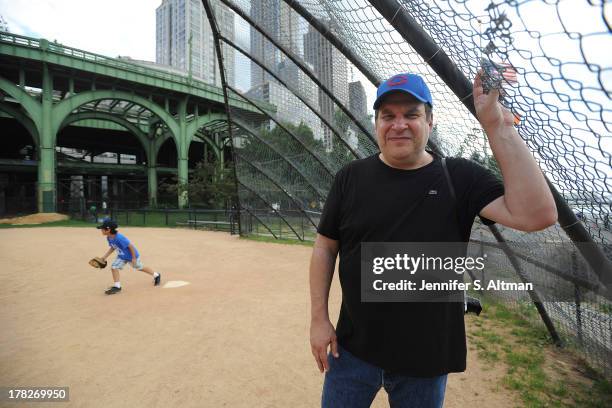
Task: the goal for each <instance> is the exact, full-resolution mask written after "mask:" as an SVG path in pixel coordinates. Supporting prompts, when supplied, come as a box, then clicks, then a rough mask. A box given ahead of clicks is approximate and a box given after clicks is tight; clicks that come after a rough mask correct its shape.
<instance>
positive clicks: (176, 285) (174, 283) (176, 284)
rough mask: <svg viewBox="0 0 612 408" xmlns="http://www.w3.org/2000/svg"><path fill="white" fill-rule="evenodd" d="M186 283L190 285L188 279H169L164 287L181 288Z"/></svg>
mask: <svg viewBox="0 0 612 408" xmlns="http://www.w3.org/2000/svg"><path fill="white" fill-rule="evenodd" d="M186 285H189V282H186V281H168V282H166V284H165V285H164V286H163V288H164V289H168V288H180V287H181V286H186Z"/></svg>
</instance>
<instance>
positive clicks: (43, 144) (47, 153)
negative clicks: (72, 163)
mask: <svg viewBox="0 0 612 408" xmlns="http://www.w3.org/2000/svg"><path fill="white" fill-rule="evenodd" d="M42 85H43V91H42V115H41V116H42V117H41V118H40V120H39V121H38V125H39V134H40V151H39V162H38V187H37V190H38V191H37V193H38V194H37V196H38V211H39V212H55V211H56V206H57V192H56V183H55V164H56V160H55V135H54V134H53V131H52V125H51V123H52V122H51V120H52V116H53V81H52V78H51V73H50V72H49V68H48V66H47V64H46V63H44V64H43V84H42Z"/></svg>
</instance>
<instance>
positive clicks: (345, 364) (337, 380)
mask: <svg viewBox="0 0 612 408" xmlns="http://www.w3.org/2000/svg"><path fill="white" fill-rule="evenodd" d="M338 353H340V357H338V358H335V357H334V356H332V355H331V354H329V355H328V356H327V360H328V361H329V371H328V372H326V373H325V382H324V383H323V397H322V401H321V406H322V407H323V408H361V407H364V408H367V407H369V406H370V405H371V404H372V401H373V400H374V397H375V396H376V394H377V393H378V391H379V390H380V388H381V386H382V387H384V388H385V391H387V394H389V405H390V406H391V408H408V407H410V408H441V407H442V404H443V403H444V391H445V390H446V377H447V375H446V374H444V375H441V376H439V377H431V378H420V377H406V376H402V375H397V374H389V373H387V372H385V371H384V370H383V369H381V368H378V367H376V366H373V365H371V364H369V363H366V362H365V361H363V360H360V359H358V358H357V357H355V356H354V355H352V354H351V353H349V352H348V351H346V350H345V349H343V348H341V347H340V346H338Z"/></svg>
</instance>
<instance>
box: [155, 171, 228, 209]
mask: <svg viewBox="0 0 612 408" xmlns="http://www.w3.org/2000/svg"><path fill="white" fill-rule="evenodd" d="M160 190H161V191H163V192H166V193H171V194H177V195H178V194H179V193H183V192H185V191H187V193H188V197H189V205H190V206H191V207H204V208H215V209H219V208H230V207H231V206H232V204H233V203H235V202H237V199H236V179H235V177H234V164H233V163H232V162H225V166H224V167H221V166H220V165H219V163H217V162H213V163H209V162H205V161H201V162H199V163H198V164H197V165H196V168H195V169H194V170H193V173H191V174H190V175H189V184H179V183H178V178H177V176H174V177H173V178H172V181H171V182H169V183H163V184H162V185H161V186H160Z"/></svg>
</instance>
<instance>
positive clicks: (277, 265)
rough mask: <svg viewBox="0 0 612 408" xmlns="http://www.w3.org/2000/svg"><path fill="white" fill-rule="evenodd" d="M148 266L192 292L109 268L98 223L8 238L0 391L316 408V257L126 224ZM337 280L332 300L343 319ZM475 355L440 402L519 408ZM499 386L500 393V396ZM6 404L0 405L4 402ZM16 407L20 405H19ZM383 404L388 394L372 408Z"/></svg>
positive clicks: (78, 400)
mask: <svg viewBox="0 0 612 408" xmlns="http://www.w3.org/2000/svg"><path fill="white" fill-rule="evenodd" d="M121 231H122V232H123V233H125V234H126V235H127V236H128V237H129V238H130V239H131V240H132V242H133V243H135V244H136V246H137V247H138V249H139V251H140V252H141V256H142V260H143V262H144V264H145V265H148V266H151V267H153V268H154V269H156V270H158V271H159V272H161V273H162V284H163V283H164V282H167V281H169V280H173V281H174V280H176V281H187V282H190V284H189V285H187V286H181V287H177V288H171V289H170V288H168V289H164V288H161V287H153V286H152V282H151V279H150V277H149V276H148V275H146V274H144V273H141V272H136V271H133V270H131V269H124V271H123V273H122V277H121V281H122V284H123V286H124V289H123V291H122V293H120V294H118V295H113V296H106V295H104V289H105V288H106V287H107V286H109V285H110V283H111V276H110V271H109V270H108V269H105V270H103V271H100V270H95V269H93V268H91V267H90V266H89V265H88V264H87V261H88V259H89V258H91V257H93V256H99V255H102V254H103V253H104V252H105V250H106V249H107V247H106V244H105V240H104V238H103V237H102V236H101V234H100V232H99V231H97V230H95V229H94V228H91V229H86V228H34V229H3V230H0V274H1V278H2V280H1V281H2V284H1V285H0V323H1V325H2V330H1V332H0V386H69V387H70V402H69V403H58V404H53V405H54V406H68V405H69V406H75V407H128V406H129V407H178V406H181V407H316V406H318V405H319V401H320V392H321V384H322V380H323V376H322V375H320V374H319V372H318V370H317V368H316V364H315V362H314V360H313V358H312V356H311V354H310V346H309V342H308V325H309V298H308V261H309V257H310V251H311V249H310V248H309V247H304V246H297V245H279V244H268V243H260V242H253V241H248V240H241V239H239V238H237V237H235V236H230V235H228V234H225V233H215V232H202V231H193V230H177V229H156V228H124V229H121ZM339 301H340V293H339V285H338V282H337V279H335V280H334V284H333V287H332V293H331V308H332V315H333V316H334V320H335V317H336V316H337V311H338V307H339ZM499 370H501V369H495V368H493V369H487V368H486V367H484V364H483V363H481V362H479V361H478V360H477V359H476V357H475V355H474V354H473V353H470V354H469V361H468V371H467V372H466V373H463V374H453V375H451V376H450V377H449V384H448V388H447V398H446V404H445V406H446V407H465V406H477V407H479V406H495V407H512V406H516V405H518V403H517V402H514V401H517V399H516V396H514V395H513V394H511V393H510V392H509V391H506V390H505V389H503V388H501V387H499V386H496V385H495V383H496V382H497V381H498V379H499V378H500V377H501V376H502V374H503V373H502V372H500V371H499ZM495 388H497V389H495ZM2 404H3V403H2V402H0V405H2ZM14 406H20V407H22V406H24V405H23V404H15V405H14ZM373 406H374V407H385V406H387V403H386V395H385V393H384V392H382V391H381V392H380V393H379V395H378V396H377V399H376V401H375V403H374V405H373Z"/></svg>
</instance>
